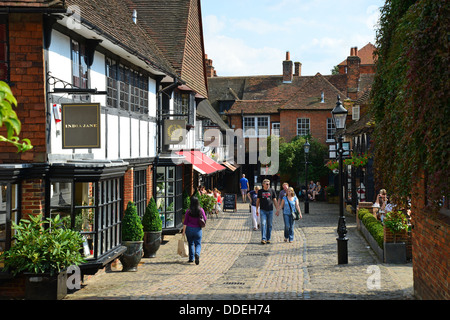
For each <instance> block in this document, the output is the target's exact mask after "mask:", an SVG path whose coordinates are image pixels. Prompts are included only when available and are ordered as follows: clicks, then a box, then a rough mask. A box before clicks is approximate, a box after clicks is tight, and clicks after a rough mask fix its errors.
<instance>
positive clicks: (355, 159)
mask: <svg viewBox="0 0 450 320" xmlns="http://www.w3.org/2000/svg"><path fill="white" fill-rule="evenodd" d="M369 158H370V156H369V154H368V153H367V152H366V153H363V154H355V153H352V157H351V158H349V159H345V160H344V164H345V165H348V166H353V167H356V168H358V167H365V166H366V165H367V163H368V162H369Z"/></svg>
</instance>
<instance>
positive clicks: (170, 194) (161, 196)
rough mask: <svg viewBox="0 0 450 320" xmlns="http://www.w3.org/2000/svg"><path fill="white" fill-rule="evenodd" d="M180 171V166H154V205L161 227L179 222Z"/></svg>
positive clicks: (172, 226) (176, 224)
mask: <svg viewBox="0 0 450 320" xmlns="http://www.w3.org/2000/svg"><path fill="white" fill-rule="evenodd" d="M182 205H183V197H182V172H181V166H164V167H163V166H161V167H157V168H156V207H157V208H158V211H159V213H160V215H161V220H162V223H163V229H164V228H165V229H170V228H176V227H177V226H178V225H179V224H180V223H181V211H182Z"/></svg>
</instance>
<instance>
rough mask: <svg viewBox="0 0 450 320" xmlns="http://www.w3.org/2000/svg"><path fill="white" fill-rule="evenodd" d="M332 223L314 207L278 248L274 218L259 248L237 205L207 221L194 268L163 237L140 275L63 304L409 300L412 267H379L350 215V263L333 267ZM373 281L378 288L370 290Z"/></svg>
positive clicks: (327, 212)
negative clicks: (375, 279) (268, 237)
mask: <svg viewBox="0 0 450 320" xmlns="http://www.w3.org/2000/svg"><path fill="white" fill-rule="evenodd" d="M337 221H338V207H337V205H333V204H328V203H323V202H313V203H311V204H310V214H308V215H306V214H304V215H303V219H302V220H300V221H297V222H296V226H295V232H294V242H293V243H286V242H284V241H283V239H284V231H283V230H284V222H283V218H282V216H281V215H280V216H278V217H276V216H274V223H273V231H272V241H271V243H270V244H266V245H262V244H261V243H260V240H261V233H260V231H259V230H258V231H253V230H252V222H251V217H250V213H249V210H248V204H241V203H239V204H238V210H237V211H236V212H231V211H227V212H225V213H223V214H221V215H220V216H219V217H217V218H212V219H209V220H208V222H207V226H206V227H205V229H204V231H203V241H202V253H201V257H200V264H199V265H195V264H193V263H188V262H187V258H181V257H180V256H178V255H177V253H176V251H177V239H178V237H180V235H176V236H166V237H165V243H164V244H162V245H161V247H160V249H159V251H158V252H157V256H156V258H143V259H142V260H141V263H140V265H139V267H138V272H121V271H120V270H121V266H120V263H118V265H116V266H113V267H112V269H111V271H109V272H99V273H98V274H97V275H95V276H94V277H92V278H90V279H89V280H87V281H85V283H84V284H83V287H82V289H81V290H78V291H76V292H75V293H72V294H69V295H68V296H67V297H66V300H83V299H87V300H91V299H92V300H114V299H118V300H119V299H126V300H162V299H170V300H197V299H205V300H206V299H208V300H210V299H220V300H247V299H252V300H254V299H255V300H265V299H267V300H277V299H282V300H293V299H299V300H322V299H326V300H335V299H339V300H343V299H347V300H365V299H370V300H374V299H375V300H376V299H396V300H404V299H413V295H412V291H413V289H412V284H413V279H412V264H411V263H408V264H405V265H387V264H383V263H381V262H380V261H379V260H378V258H377V257H376V256H375V254H374V253H373V252H372V250H371V249H370V247H368V244H367V243H366V241H365V240H364V238H363V237H362V236H361V235H360V234H359V233H358V231H357V229H356V222H355V218H354V217H353V216H352V215H349V214H347V215H346V221H347V228H348V238H349V242H348V252H349V263H348V264H347V265H338V264H337V244H336V227H337ZM167 240H168V241H167ZM374 271H376V273H373V272H374ZM374 275H379V279H380V280H381V281H380V282H379V283H377V282H373V281H369V285H368V279H373V277H374ZM373 284H378V286H376V287H373Z"/></svg>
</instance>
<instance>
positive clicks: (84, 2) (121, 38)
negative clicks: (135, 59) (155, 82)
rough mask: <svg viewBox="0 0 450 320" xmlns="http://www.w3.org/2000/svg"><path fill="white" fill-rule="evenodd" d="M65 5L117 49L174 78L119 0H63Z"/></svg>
mask: <svg viewBox="0 0 450 320" xmlns="http://www.w3.org/2000/svg"><path fill="white" fill-rule="evenodd" d="M66 3H67V5H68V6H70V5H74V6H75V5H76V6H78V7H79V8H80V14H81V18H82V19H84V20H85V21H87V22H89V23H90V24H92V25H93V26H95V27H96V28H97V29H98V30H99V31H100V32H103V33H104V34H105V35H106V36H107V37H109V38H112V39H115V40H116V41H117V43H118V46H122V47H123V49H125V50H126V51H128V52H130V53H131V54H138V55H141V56H142V57H143V58H145V59H146V60H147V62H149V63H150V64H151V65H153V67H154V68H156V69H158V70H160V71H162V72H165V73H168V74H170V75H172V76H174V75H176V71H175V69H174V68H173V67H172V66H171V64H170V63H169V62H168V60H167V59H166V58H165V57H164V55H163V54H162V52H161V51H160V50H159V48H158V47H157V46H156V44H155V43H154V42H153V41H152V39H151V38H150V37H149V36H148V35H147V34H146V32H145V30H144V29H143V28H141V27H140V26H139V25H136V24H134V23H133V21H132V11H130V9H129V8H128V7H127V6H126V4H125V2H124V1H122V0H108V1H104V0H66Z"/></svg>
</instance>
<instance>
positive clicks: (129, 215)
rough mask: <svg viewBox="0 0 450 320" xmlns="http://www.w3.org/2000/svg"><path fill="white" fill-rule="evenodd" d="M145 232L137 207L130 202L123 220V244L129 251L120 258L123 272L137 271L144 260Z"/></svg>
mask: <svg viewBox="0 0 450 320" xmlns="http://www.w3.org/2000/svg"><path fill="white" fill-rule="evenodd" d="M143 237H144V230H143V226H142V222H141V218H140V217H139V216H138V214H137V209H136V206H135V205H134V203H133V202H132V201H130V202H128V204H127V209H126V210H125V213H124V216H123V219H122V242H123V245H124V246H126V247H127V251H126V252H125V253H124V254H123V255H122V256H120V262H121V263H122V265H123V269H122V271H137V265H138V263H139V261H141V258H142V253H143V252H142V244H143V240H142V239H143Z"/></svg>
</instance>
